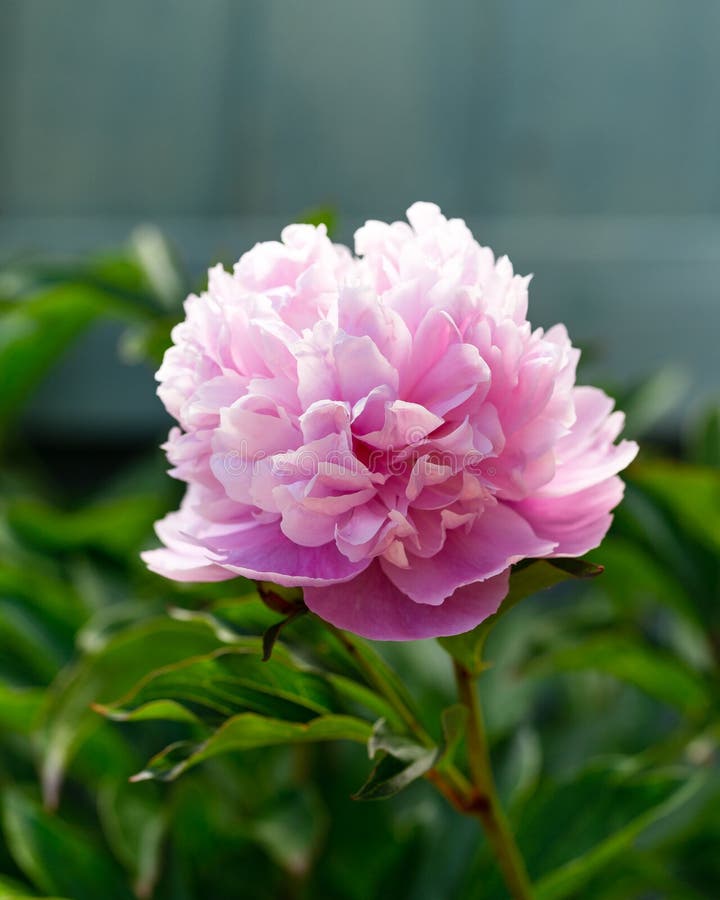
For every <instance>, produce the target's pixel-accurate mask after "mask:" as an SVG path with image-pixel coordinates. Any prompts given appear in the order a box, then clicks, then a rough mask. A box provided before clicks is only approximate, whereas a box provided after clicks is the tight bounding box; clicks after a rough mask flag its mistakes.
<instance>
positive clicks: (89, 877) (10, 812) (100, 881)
mask: <svg viewBox="0 0 720 900" xmlns="http://www.w3.org/2000/svg"><path fill="white" fill-rule="evenodd" d="M2 813H3V828H4V831H5V836H6V838H7V843H8V847H9V849H10V852H11V854H12V856H13V859H14V860H15V862H16V864H17V865H18V867H19V868H20V869H21V870H22V871H23V873H24V874H25V876H26V877H27V878H29V879H30V880H31V881H32V882H33V883H34V884H35V885H36V886H37V888H38V889H39V890H41V891H44V892H46V893H48V894H57V895H64V896H67V897H72V898H73V900H97V898H98V897H102V898H103V900H131V898H132V893H131V891H130V890H129V888H128V887H127V885H126V884H125V880H124V878H123V874H122V871H121V870H120V868H119V867H117V866H115V865H114V864H113V863H112V861H111V860H110V858H109V856H108V855H107V854H106V853H103V852H102V850H101V848H100V847H99V846H98V845H97V844H96V842H95V841H94V840H93V837H92V835H91V834H89V833H87V832H81V831H78V830H76V829H75V828H73V827H71V826H70V825H68V824H67V823H65V822H62V821H61V820H60V819H58V818H56V817H55V816H53V815H50V814H49V813H47V812H44V811H43V810H42V808H41V807H40V806H39V805H38V804H37V803H35V802H33V801H32V800H31V799H30V798H29V797H27V796H26V795H25V794H23V793H22V792H20V791H19V790H17V789H15V788H9V789H7V790H5V792H4V796H3V806H2Z"/></svg>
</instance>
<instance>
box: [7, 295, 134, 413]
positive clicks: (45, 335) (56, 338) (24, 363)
mask: <svg viewBox="0 0 720 900" xmlns="http://www.w3.org/2000/svg"><path fill="white" fill-rule="evenodd" d="M104 315H110V316H119V317H120V318H128V317H130V318H131V319H134V318H137V317H138V316H147V312H143V311H142V310H141V309H140V307H138V306H137V305H133V304H132V303H129V302H127V301H123V300H122V299H121V298H120V297H118V296H114V295H113V294H111V293H110V292H108V291H106V290H103V289H101V288H98V287H96V286H93V285H90V284H87V283H82V282H81V281H80V282H76V283H72V282H68V283H64V284H57V285H55V286H52V287H48V288H45V289H43V290H42V291H41V292H39V293H38V294H36V295H35V296H32V297H28V298H24V299H22V300H19V301H16V302H13V303H10V304H7V305H6V306H5V307H2V308H1V309H0V372H2V373H3V390H2V392H0V425H2V424H6V423H7V422H8V421H9V420H10V419H11V418H12V417H13V416H14V415H16V414H17V413H18V412H19V411H20V409H21V408H22V405H23V403H24V402H25V400H26V398H27V397H28V395H29V394H30V392H31V391H32V390H33V389H34V388H35V387H36V386H37V384H38V383H39V382H40V381H41V379H42V378H43V376H44V375H45V373H46V372H47V371H48V369H49V368H50V367H51V366H52V364H53V363H54V362H55V361H56V360H57V359H58V358H59V357H60V356H61V355H62V354H63V353H64V352H65V351H66V350H67V348H68V347H69V346H70V345H71V344H72V343H73V341H75V339H76V338H77V337H79V335H80V334H82V333H83V332H84V331H85V330H86V329H87V328H88V327H89V326H90V325H91V324H92V322H93V321H94V320H96V319H97V318H98V317H100V316H104Z"/></svg>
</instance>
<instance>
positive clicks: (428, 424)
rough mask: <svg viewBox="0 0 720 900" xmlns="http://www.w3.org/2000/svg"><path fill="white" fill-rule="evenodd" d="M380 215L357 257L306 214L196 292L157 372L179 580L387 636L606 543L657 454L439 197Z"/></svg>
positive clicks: (476, 603) (490, 596)
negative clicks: (628, 476)
mask: <svg viewBox="0 0 720 900" xmlns="http://www.w3.org/2000/svg"><path fill="white" fill-rule="evenodd" d="M408 220H409V224H406V223H405V222H394V223H393V224H391V225H386V224H384V223H381V222H367V223H366V224H365V225H364V226H363V227H362V228H360V230H359V231H358V232H357V234H356V236H355V248H356V253H357V258H355V257H353V256H352V255H351V253H350V252H349V251H348V250H347V249H346V248H344V247H339V246H336V245H334V244H332V243H331V242H330V241H329V239H328V238H327V236H326V232H325V228H324V227H322V226H320V227H318V228H315V227H312V226H310V225H291V226H290V227H288V228H286V229H285V230H284V231H283V234H282V243H275V242H269V243H262V244H257V245H256V246H255V247H254V248H253V249H252V250H250V251H249V252H248V253H246V254H245V255H244V256H243V257H242V258H241V259H240V261H239V262H238V263H237V264H236V266H235V268H234V271H233V273H232V274H229V273H228V272H226V271H224V270H223V268H222V267H220V266H217V267H215V268H214V269H211V271H210V276H209V284H208V290H207V292H206V293H203V294H201V295H200V296H191V297H189V298H188V300H187V302H186V305H185V309H186V313H187V316H186V319H185V321H184V322H182V323H181V324H180V325H178V326H177V327H176V328H175V330H174V331H173V346H172V347H170V349H169V350H168V351H167V353H166V355H165V359H164V361H163V364H162V367H161V368H160V371H159V372H158V375H157V378H158V380H159V382H160V387H159V390H158V393H159V395H160V397H161V398H162V400H163V402H164V404H165V406H166V407H167V409H168V411H169V412H170V414H171V415H172V416H174V417H175V418H176V419H177V421H178V422H179V424H180V427H179V428H174V429H173V430H172V431H171V433H170V437H169V439H168V442H167V444H166V445H165V448H166V450H167V455H168V458H169V460H170V462H171V463H172V465H173V467H174V468H173V469H172V474H173V475H174V476H175V477H177V478H180V479H181V480H182V481H185V482H187V485H188V487H187V492H186V495H185V498H184V500H183V503H182V506H181V508H180V510H179V511H177V512H174V513H171V514H170V515H168V516H167V517H166V518H165V519H163V520H162V521H161V522H159V523H158V524H157V533H158V535H159V537H160V539H161V541H162V542H163V544H164V547H163V548H161V549H158V550H151V551H149V552H147V553H145V554H144V559H145V561H146V563H147V564H148V566H149V567H150V568H151V569H152V570H154V571H155V572H159V573H160V574H162V575H165V576H166V577H168V578H173V579H175V580H178V581H216V580H221V579H227V578H233V577H234V576H237V575H242V576H245V577H247V578H252V579H259V580H263V581H272V582H275V583H277V584H281V585H286V586H293V585H297V586H301V587H302V588H303V589H304V594H305V602H306V603H307V605H308V607H310V609H312V610H313V611H314V612H316V613H317V614H318V615H319V616H321V617H323V618H324V619H327V620H328V621H330V622H332V623H334V624H335V625H338V626H340V627H342V628H346V629H348V630H350V631H354V632H356V633H358V634H360V635H364V636H366V637H370V638H377V639H385V640H409V639H412V638H422V637H432V636H440V635H450V634H457V633H460V632H463V631H467V630H469V629H471V628H473V627H474V626H475V625H477V624H478V623H479V622H480V621H482V620H483V619H484V618H486V617H487V616H488V615H490V614H492V613H493V612H494V611H495V610H496V609H497V607H498V605H499V604H500V602H501V601H502V599H503V598H504V596H505V595H506V593H507V589H508V578H509V570H510V566H511V565H512V564H513V563H516V562H518V561H519V560H521V559H523V558H526V557H549V556H578V555H580V554H583V553H585V552H586V551H587V550H590V549H591V548H593V547H596V546H597V545H598V544H599V543H600V541H601V540H602V538H603V537H604V535H605V533H606V531H607V530H608V527H609V525H610V522H611V514H610V512H611V510H612V509H613V508H614V507H615V506H616V505H617V504H618V503H619V501H620V499H621V497H622V493H623V484H622V482H621V480H620V479H619V478H618V477H617V473H618V472H619V471H620V470H621V469H623V468H624V467H625V466H627V465H628V463H629V462H630V461H631V460H632V459H633V457H634V456H635V453H636V452H637V447H636V445H635V444H634V443H632V442H628V441H622V442H621V443H619V444H615V443H614V441H615V439H616V437H617V435H618V433H619V432H620V430H621V428H622V425H623V416H622V413H619V412H612V407H613V403H612V401H611V400H610V399H609V398H608V397H607V396H606V395H605V394H604V393H603V392H602V391H600V390H598V389H596V388H592V387H576V386H575V367H576V364H577V361H578V356H579V352H578V351H577V350H575V349H574V348H573V347H572V345H571V343H570V341H569V339H568V336H567V333H566V331H565V328H564V327H563V326H562V325H557V326H555V327H554V328H551V329H550V330H549V331H547V332H544V331H543V330H542V329H535V330H533V329H532V328H531V326H530V324H529V322H528V321H527V318H526V315H527V287H528V281H529V278H522V277H520V276H518V275H515V274H513V269H512V266H511V264H510V262H509V260H508V259H507V257H503V258H501V259H499V260H496V259H495V257H494V256H493V253H492V251H491V250H489V249H488V248H486V247H481V246H479V245H478V244H477V243H476V241H475V240H474V239H473V237H472V234H471V233H470V231H469V230H468V228H467V227H466V225H465V223H464V222H463V221H462V220H460V219H451V220H447V219H446V218H445V217H444V216H443V215H442V214H441V212H440V210H439V209H438V208H437V207H436V206H434V205H432V204H429V203H416V204H415V205H414V206H412V207H411V209H410V210H409V211H408Z"/></svg>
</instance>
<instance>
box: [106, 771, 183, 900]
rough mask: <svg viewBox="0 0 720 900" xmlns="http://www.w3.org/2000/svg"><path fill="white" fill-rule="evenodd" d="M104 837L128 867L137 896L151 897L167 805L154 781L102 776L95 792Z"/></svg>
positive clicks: (165, 824) (161, 849)
mask: <svg viewBox="0 0 720 900" xmlns="http://www.w3.org/2000/svg"><path fill="white" fill-rule="evenodd" d="M97 801H98V812H99V815H100V821H101V824H102V827H103V831H104V834H105V838H106V840H107V842H108V844H109V845H110V847H111V849H112V851H113V854H114V855H115V858H116V859H118V860H119V861H120V862H121V863H122V864H123V866H125V868H126V869H127V870H128V871H129V873H130V875H131V877H132V879H133V885H134V891H135V893H136V895H137V896H138V897H151V896H152V895H153V890H154V887H155V885H156V883H157V881H158V878H159V877H160V871H161V868H162V862H163V860H162V851H163V843H164V841H165V838H166V834H167V830H168V818H169V809H168V808H167V807H164V806H163V805H162V796H161V795H160V793H159V792H158V791H157V785H151V784H145V785H131V784H129V783H128V782H127V781H125V780H122V781H114V780H106V781H105V782H104V783H103V784H102V785H101V787H100V790H99V791H98V795H97Z"/></svg>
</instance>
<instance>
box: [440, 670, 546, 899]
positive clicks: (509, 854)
mask: <svg viewBox="0 0 720 900" xmlns="http://www.w3.org/2000/svg"><path fill="white" fill-rule="evenodd" d="M453 665H454V668H455V680H456V682H457V687H458V695H459V698H460V702H461V703H462V704H463V705H464V706H465V707H466V709H467V711H468V718H467V731H466V735H467V747H468V758H469V765H470V774H471V776H472V783H473V788H474V791H473V796H472V798H471V802H470V803H468V804H466V806H465V812H467V813H469V814H470V815H474V816H476V817H477V818H478V819H479V820H480V822H481V823H482V826H483V828H484V829H485V834H486V835H487V838H488V841H489V842H490V845H491V847H492V849H493V852H494V854H495V856H496V858H497V861H498V865H499V866H500V869H501V870H502V873H503V876H504V878H505V882H506V884H507V887H508V890H509V891H510V895H511V896H512V897H513V898H515V900H531V898H532V896H533V891H532V885H531V883H530V879H529V877H528V874H527V870H526V868H525V862H524V860H523V858H522V856H521V855H520V851H519V849H518V846H517V844H516V842H515V837H514V835H513V833H512V830H511V828H510V824H509V823H508V820H507V817H506V815H505V812H504V810H503V808H502V806H501V805H500V799H499V797H498V793H497V788H496V786H495V780H494V778H493V774H492V767H491V764H490V752H489V749H488V742H487V736H486V734H485V725H484V722H483V717H482V711H481V709H480V700H479V697H478V692H477V685H476V680H475V678H474V676H473V675H472V673H471V672H469V671H468V669H466V668H465V667H464V666H462V665H461V664H460V663H458V662H454V664H453Z"/></svg>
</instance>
